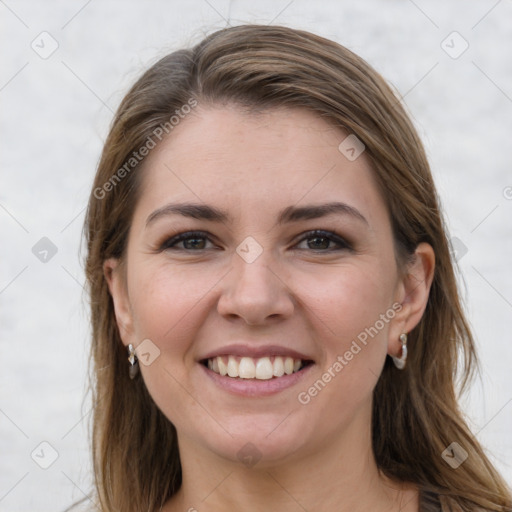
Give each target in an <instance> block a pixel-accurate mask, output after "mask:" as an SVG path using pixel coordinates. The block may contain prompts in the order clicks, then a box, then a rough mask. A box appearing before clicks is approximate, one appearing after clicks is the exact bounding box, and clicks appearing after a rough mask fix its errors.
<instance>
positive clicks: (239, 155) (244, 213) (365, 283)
mask: <svg viewBox="0 0 512 512" xmlns="http://www.w3.org/2000/svg"><path fill="white" fill-rule="evenodd" d="M346 136H347V133H344V132H343V131H341V130H340V129H338V128H334V127H332V126H331V125H330V124H327V123H326V122H325V121H324V120H323V119H321V118H320V117H318V116H316V115H314V114H313V113H310V112H308V111H305V110H301V109H274V110H272V111H269V112H265V113H260V114H257V115H256V114H249V113H246V112H242V111H241V110H240V109H239V108H237V107H234V106H218V107H209V108H205V107H199V108H198V109H196V112H195V113H194V114H191V115H189V116H188V117H187V118H186V119H185V120H184V121H182V122H181V124H180V125H178V126H177V127H176V128H175V129H174V130H173V132H172V134H171V136H170V137H169V138H168V139H167V140H164V141H163V142H162V143H161V144H160V145H159V146H158V147H157V148H156V149H155V150H153V152H152V153H151V154H150V156H149V157H148V158H147V159H146V162H145V169H144V175H143V183H142V189H141V196H140V198H139V200H138V203H137V205H136V209H135V211H134V215H133V222H132V225H131V229H130V234H129V240H128V246H127V252H126V258H125V260H123V262H122V263H121V262H119V261H117V260H113V259H112V260H108V261H106V262H105V265H104V270H105V276H106V278H107V280H108V283H109V287H110V291H111V294H112V296H113V299H114V304H115V311H116V317H117V322H118V326H119V329H120V333H121V337H122V340H123V343H124V344H125V345H128V344H129V343H132V344H133V345H134V346H137V345H139V343H140V342H141V341H142V340H144V339H150V340H151V342H152V343H153V344H154V345H155V346H156V347H158V350H159V351H160V354H159V356H158V357H156V358H155V359H154V361H152V363H151V364H150V365H148V366H145V365H142V364H140V365H139V366H140V370H141V372H142V377H143V378H144V381H145V384H146V386H147V388H148V390H149V392H150V394H151V396H152V397H153V399H154V400H155V402H156V404H157V405H158V406H159V407H160V409H161V410H162V412H163V413H164V414H165V415H166V417H167V418H168V419H169V420H170V421H171V422H172V423H173V424H174V425H175V426H176V429H177V432H178V441H179V447H180V454H181V461H182V466H183V485H182V487H181V489H180V491H179V492H178V493H177V494H176V495H175V496H174V497H173V498H172V499H171V500H169V501H168V502H167V503H166V505H165V506H164V508H163V510H164V511H165V512H169V511H174V510H180V511H185V510H190V509H192V510H193V509H194V508H195V509H196V510H198V511H210V510H212V511H213V510H215V511H222V510H226V511H228V510H245V511H249V512H250V511H253V510H254V511H256V510H272V509H278V507H283V509H284V510H287V511H295V510H297V511H299V510H301V511H303V510H315V511H322V512H330V511H336V512H340V511H341V512H343V511H351V512H353V511H359V510H361V511H363V510H365V511H366V510H373V511H391V510H397V511H398V510H401V511H411V512H412V511H417V510H418V492H417V489H415V488H414V487H412V486H408V485H406V484H404V483H401V482H392V481H390V480H389V479H387V478H385V477H384V476H383V475H382V474H381V473H380V472H379V470H378V468H377V466H376V464H375V460H374V457H373V453H372V450H371V441H370V439H371V406H372V391H373V389H374V387H375V384H376V382H377V380H378V377H379V375H380V373H381V371H382V368H383V365H384V362H385V359H386V355H387V354H389V355H394V356H399V354H400V350H401V345H400V342H399V339H398V338H399V336H400V334H401V333H407V332H409V331H411V330H412V329H413V328H414V327H415V326H416V325H417V323H418V322H419V321H420V319H421V317H422V315H423V312H424V310H425V307H426V304H427V300H428V293H429V289H430V286H431V282H432V276H433V270H434V253H433V250H432V248H431V247H430V245H428V244H420V245H419V246H418V248H417V250H416V258H415V261H414V263H412V264H410V265H409V267H408V268H407V269H405V270H406V271H405V272H400V271H399V269H398V267H397V262H396V258H395V253H394V246H393V239H392V232H391V223H390V219H389V215H388V212H387V210H386V207H385V203H384V201H383V199H382V197H381V196H380V194H379V191H378V189H377V186H376V184H375V182H374V178H373V174H372V172H373V171H372V170H371V168H370V165H369V162H368V160H367V158H366V156H365V154H364V153H363V154H362V155H361V156H359V157H358V158H357V159H356V160H355V161H349V160H348V159H347V158H346V157H345V156H344V155H343V154H342V153H341V152H340V151H339V150H338V145H339V144H340V142H341V141H342V140H343V139H344V138H345V137H346ZM329 201H342V202H344V203H347V204H348V205H350V206H352V207H353V208H356V209H357V210H358V211H359V212H360V213H361V214H362V215H363V216H364V217H365V219H366V222H363V221H361V220H359V219H357V218H356V217H354V216H351V215H346V214H342V215H339V214H334V215H330V216H325V217H322V218H317V219H309V220H299V221H296V222H293V223H288V224H283V225H279V224H277V222H276V218H277V215H278V212H279V211H281V209H283V208H285V207H288V206H304V205H306V204H307V205H310V204H322V203H326V202H329ZM171 202H172V203H178V202H197V203H201V204H204V203H206V204H209V205H212V206H216V207H218V208H222V209H224V210H226V211H227V212H228V213H229V214H230V215H231V216H232V219H231V221H229V222H227V221H226V222H213V221H209V220H198V219H191V218H185V217H183V216H181V215H176V214H175V215H162V216H160V217H159V218H157V219H155V220H154V221H153V222H151V223H150V224H149V225H148V226H147V225H146V222H147V219H148V217H149V216H150V215H151V214H152V212H154V211H155V210H157V209H159V208H161V207H163V206H165V205H166V204H168V203H171ZM314 229H322V230H326V231H332V232H335V233H338V234H339V235H340V236H341V237H342V238H344V239H346V240H347V241H349V243H350V246H351V247H352V250H350V249H347V248H341V249H340V248H339V246H338V244H337V243H336V241H331V242H328V239H327V240H326V239H325V238H322V239H321V240H320V241H319V242H318V241H317V243H319V244H320V249H316V247H317V245H315V236H311V235H309V238H307V237H306V236H307V235H304V233H306V232H308V231H310V230H314ZM190 230H202V231H205V232H207V234H206V236H207V238H200V239H198V240H195V242H194V240H189V242H179V243H177V245H176V246H175V247H177V248H180V249H181V250H177V249H176V248H175V249H172V248H167V249H165V250H160V247H161V244H162V243H163V242H164V241H165V240H167V239H169V238H170V237H171V236H173V235H175V234H178V233H181V232H185V231H190ZM248 236H251V237H253V238H254V239H255V240H256V241H257V243H258V244H259V245H260V246H261V248H262V253H261V254H260V255H259V256H258V257H257V259H256V260H255V261H253V262H251V263H248V262H247V261H245V260H244V259H243V258H242V257H240V256H239V254H238V253H237V252H236V248H237V247H238V246H239V244H240V243H241V242H242V241H243V240H244V239H245V238H246V237H248ZM196 238H197V237H192V239H196ZM196 247H199V250H198V249H196ZM334 249H337V250H334ZM394 303H397V304H400V305H401V309H400V311H399V312H397V313H396V314H395V315H394V317H393V318H392V319H391V320H389V321H388V322H387V323H385V325H384V327H383V328H382V329H381V330H380V331H379V332H378V334H377V335H375V336H374V337H373V338H370V341H369V343H368V344H367V345H366V346H364V347H363V348H362V350H361V351H360V352H359V353H357V355H355V356H354V357H353V359H352V360H351V361H349V362H348V364H347V365H346V366H344V367H343V370H342V371H340V372H338V373H336V376H335V377H333V378H332V379H331V381H330V382H329V383H328V384H327V385H326V386H325V387H324V388H323V389H322V390H321V392H319V393H318V394H317V395H316V396H314V397H312V398H311V400H310V402H309V403H307V404H305V405H304V404H301V403H300V402H299V401H298V399H297V396H298V394H299V393H300V392H303V391H307V390H308V388H309V387H310V386H311V385H312V384H313V383H314V382H315V381H317V380H318V379H321V377H322V375H323V374H324V373H325V372H327V371H328V369H329V367H332V365H333V363H334V362H335V361H336V360H337V357H338V356H339V355H343V354H344V353H345V352H346V351H347V350H349V348H350V346H351V343H352V341H353V340H355V339H356V337H357V335H358V334H359V333H361V332H362V331H364V329H365V328H366V327H368V326H372V325H374V324H375V322H376V321H377V320H378V319H379V315H381V314H385V313H386V312H387V311H389V310H390V308H391V307H392V304H394ZM240 340H242V341H244V342H246V343H247V344H250V345H253V346H257V345H260V344H277V345H283V346H285V347H288V348H293V349H296V350H298V351H300V352H302V353H305V354H307V355H308V356H310V357H311V358H312V359H313V360H314V365H313V366H312V367H310V368H309V371H308V374H307V378H306V377H305V378H303V379H302V380H301V381H299V382H298V383H297V384H296V385H294V386H292V387H290V388H287V389H284V390H282V391H280V392H279V393H277V394H274V395H271V396H266V397H261V396H256V397H240V396H236V395H233V394H231V393H228V392H227V391H225V390H223V389H221V388H219V387H218V386H217V385H215V384H214V383H213V382H212V380H211V379H210V378H208V377H207V376H206V373H205V371H204V368H203V367H201V365H200V363H199V362H198V358H200V357H201V356H204V355H205V354H206V353H207V352H210V351H211V350H213V349H217V348H220V347H222V346H223V345H226V344H229V343H235V342H237V341H240ZM409 350H414V347H409ZM396 371H400V370H398V369H397V370H396ZM331 372H332V370H331ZM248 442H250V443H252V445H253V448H251V449H250V450H253V452H251V453H252V454H253V455H254V456H255V457H260V458H259V460H258V461H257V463H256V464H255V465H253V466H249V465H248V464H244V463H242V462H241V461H240V460H239V458H238V457H237V453H238V452H239V450H240V449H242V447H244V445H246V443H248ZM254 447H255V448H254ZM246 449H247V448H246Z"/></svg>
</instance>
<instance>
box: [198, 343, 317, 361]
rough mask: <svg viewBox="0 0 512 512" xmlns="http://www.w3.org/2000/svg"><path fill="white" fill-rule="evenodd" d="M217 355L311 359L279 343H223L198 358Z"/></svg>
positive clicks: (209, 357) (202, 358)
mask: <svg viewBox="0 0 512 512" xmlns="http://www.w3.org/2000/svg"><path fill="white" fill-rule="evenodd" d="M218 356H239V357H252V358H254V359H257V358H260V357H266V356H268V357H271V356H281V357H293V358H294V359H302V360H303V361H312V360H313V358H311V357H310V356H308V355H306V354H303V353H301V352H298V351H297V350H293V349H291V348H287V347H282V346H279V345H257V346H251V345H243V344H234V345H225V346H223V347H220V348H217V349H215V350H212V351H210V352H208V353H207V354H205V355H204V356H202V357H200V358H199V360H200V361H202V360H204V359H212V358H214V357H218Z"/></svg>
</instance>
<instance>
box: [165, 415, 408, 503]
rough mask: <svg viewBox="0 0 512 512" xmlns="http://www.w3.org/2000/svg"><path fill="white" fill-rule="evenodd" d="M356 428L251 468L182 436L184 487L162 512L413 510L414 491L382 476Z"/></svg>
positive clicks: (366, 437)
mask: <svg viewBox="0 0 512 512" xmlns="http://www.w3.org/2000/svg"><path fill="white" fill-rule="evenodd" d="M356 423H357V424H356ZM365 423H366V424H367V425H370V422H369V421H367V422H365ZM360 427H361V424H360V423H359V422H354V423H353V424H352V425H349V426H347V429H346V431H345V432H344V433H343V436H338V437H337V438H335V439H324V440H323V441H322V444H321V445H317V446H314V447H311V449H310V450H309V451H308V452H307V453H305V450H302V452H303V453H302V455H301V456H300V457H297V456H295V457H293V460H292V458H290V459H289V460H287V461H280V462H275V463H272V464H271V463H269V462H267V463H263V462H261V463H258V464H256V465H255V466H253V467H252V468H249V467H245V466H243V465H242V464H240V463H234V462H233V461H230V460H226V459H224V458H220V457H218V456H216V455H214V454H212V453H211V452H210V451H207V450H205V451H204V452H202V453H199V451H198V447H197V444H193V443H192V441H190V440H188V439H183V438H181V439H180V453H181V459H182V461H184V463H182V471H183V473H182V474H183V483H182V486H181V488H180V490H179V492H178V493H177V494H176V495H175V496H174V497H173V498H172V499H171V500H169V501H168V502H167V503H166V505H165V507H164V508H163V509H162V510H163V512H172V511H174V510H179V511H191V512H194V510H195V511H200V512H210V511H215V512H219V511H230V510H244V511H247V512H252V511H260V510H279V509H280V508H281V507H282V509H283V510H297V511H304V510H315V511H318V512H358V511H367V510H372V511H375V512H391V511H395V510H396V511H398V510H400V511H401V512H417V511H418V492H417V490H416V489H415V488H414V486H412V485H409V486H407V485H406V484H404V483H397V482H393V481H391V480H390V479H388V478H386V477H385V476H384V475H382V473H381V472H380V471H379V469H378V467H377V465H376V463H375V458H374V456H373V452H372V449H371V432H370V429H369V428H368V429H367V430H366V431H364V429H363V430H361V428H360Z"/></svg>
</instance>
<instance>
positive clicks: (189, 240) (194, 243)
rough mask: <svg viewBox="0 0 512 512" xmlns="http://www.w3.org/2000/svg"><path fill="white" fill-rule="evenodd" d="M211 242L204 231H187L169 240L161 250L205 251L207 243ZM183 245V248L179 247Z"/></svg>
mask: <svg viewBox="0 0 512 512" xmlns="http://www.w3.org/2000/svg"><path fill="white" fill-rule="evenodd" d="M208 240H210V239H209V238H208V236H207V233H205V232H204V231H187V232H186V233H180V234H178V235H176V236H173V237H171V238H168V239H167V240H165V241H164V242H163V244H162V245H161V246H160V250H161V251H164V250H166V249H174V250H178V251H203V250H205V249H207V247H205V245H206V242H205V241H208ZM179 243H183V247H177V244H179Z"/></svg>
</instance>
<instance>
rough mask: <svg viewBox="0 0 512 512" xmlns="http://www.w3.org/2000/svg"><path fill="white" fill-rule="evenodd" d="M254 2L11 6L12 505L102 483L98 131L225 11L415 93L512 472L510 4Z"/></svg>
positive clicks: (1, 400)
mask: <svg viewBox="0 0 512 512" xmlns="http://www.w3.org/2000/svg"><path fill="white" fill-rule="evenodd" d="M254 4H256V3H255V2H254V3H253V2H249V1H234V2H228V1H225V0H208V1H206V0H194V1H189V2H185V1H174V2H169V1H167V2H164V1H147V2H133V1H122V2H121V1H119V2H116V1H112V0H107V1H105V0H102V1H100V0H91V1H85V0H76V1H75V0H73V1H69V0H68V1H66V2H64V1H48V2H36V1H15V0H5V1H0V23H1V24H2V26H1V31H0V34H1V35H0V37H1V38H2V39H1V44H2V54H1V65H0V102H1V110H0V121H1V125H2V132H1V133H2V137H1V139H0V144H1V153H0V154H1V159H2V162H1V164H2V165H1V167H0V169H1V180H2V181H1V187H0V230H1V231H0V237H1V240H2V244H1V246H0V251H1V253H0V261H1V265H0V343H1V357H2V364H1V371H0V382H1V387H0V510H1V511H21V510H38V511H41V512H43V511H50V510H53V511H55V510H61V509H63V508H64V507H65V506H66V505H67V504H69V503H70V502H71V501H73V500H76V499H78V498H81V497H82V496H83V495H84V494H83V493H88V492H89V491H90V483H91V479H90V460H89V452H88V441H87V435H88V434H87V425H88V421H89V419H90V414H89V412H90V404H89V402H88V401H85V402H83V403H82V398H83V396H84V389H85V382H86V380H85V375H86V363H87V350H88V336H89V334H88V324H87V322H88V320H87V318H88V311H87V307H86V300H85V299H86V298H85V296H84V294H83V289H82V284H83V282H84V275H83V268H82V260H81V257H80V253H79V251H80V238H81V226H82V223H83V220H84V209H85V206H86V202H87V196H88V193H89V189H90V187H91V183H92V179H93V175H94V172H95V167H96V165H97V162H98V158H99V154H100V151H101V148H102V141H103V140H104V138H105V135H106V133H107V129H108V124H109V122H110V119H111V117H112V113H113V110H115V108H116V107H117V105H118V103H119V101H120V99H121V98H122V96H123V94H124V93H125V92H126V90H127V87H128V86H129V85H130V84H131V83H132V82H133V80H134V79H135V78H136V77H137V76H138V75H139V74H140V73H141V71H142V70H143V69H146V68H147V67H148V66H149V65H150V64H152V63H153V62H154V61H155V60H157V59H158V58H159V57H161V56H163V55H165V54H166V53H168V52H169V51H172V50H174V49H177V48H180V47H182V46H186V45H190V44H192V43H195V42H197V41H198V40H199V39H201V38H202V36H203V35H204V34H206V33H210V32H211V31H213V30H215V29H218V28H222V27H224V26H225V25H226V23H227V20H228V19H229V20H230V22H231V24H233V25H236V24H240V23H245V22H256V23H274V24H284V25H289V26H292V27H296V28H302V29H306V30H311V31H313V32H316V33H318V34H320V35H323V36H325V37H328V38H331V39H334V40H336V41H338V42H340V43H341V44H343V45H345V46H347V47H348V48H350V49H351V50H353V51H355V52H356V53H358V54H359V55H361V56H362V57H363V58H365V59H367V60H368V61H369V62H370V63H371V64H372V65H373V66H374V67H375V68H376V69H377V70H378V71H379V72H380V73H382V74H383V75H384V77H386V78H387V79H388V80H389V82H391V84H392V85H393V86H394V87H395V88H396V90H397V91H398V92H399V94H400V95H401V96H403V101H404V103H405V105H406V108H407V109H408V111H409V112H410V114H411V116H413V119H414V123H415V125H416V127H417V129H418V130H419V133H420V135H421V137H422V139H423V141H424V143H425V146H426V149H427V151H428V155H429V158H430V161H431V164H432V168H433V172H434V175H435V179H436V182H437V185H438V188H439V193H440V196H441V199H442V204H443V206H444V209H445V212H446V216H447V218H448V228H449V230H450V236H452V237H455V238H456V239H454V246H455V248H456V249H457V253H458V257H459V264H460V274H461V275H460V280H461V283H462V284H463V286H464V287H463V294H464V297H465V300H466V304H467V310H468V314H469V318H470V320H471V323H472V325H473V327H474V330H475V333H476V336H477V339H478V348H479V354H480V357H481V361H482V378H481V380H477V381H475V383H474V384H473V386H472V388H471V390H470V393H469V395H468V396H466V397H465V398H464V400H463V402H462V404H463V408H464V410H465V412H466V413H467V415H468V419H469V422H470V425H471V426H472V428H473V430H474V432H475V434H476V436H477V438H478V439H479V440H480V441H481V442H482V443H483V445H484V446H485V447H486V449H487V450H488V451H489V453H490V455H491V458H492V460H493V461H494V462H495V463H496V465H497V467H498V468H499V469H500V470H501V471H502V472H503V474H504V475H505V477H506V478H507V480H508V481H509V482H512V463H511V461H512V436H511V432H512V428H511V427H512V404H511V401H512V376H511V369H510V364H511V362H512V343H511V341H512V340H511V335H510V332H511V329H512V314H511V313H512V309H511V308H512V271H511V269H510V262H511V261H512V236H511V235H512V229H511V218H512V173H511V160H512V158H511V156H512V155H511V146H512V142H511V141H512V137H511V135H512V58H511V53H512V24H511V23H510V20H511V19H512V3H511V2H510V1H508V0H501V1H496V0H492V1H491V0H489V1H466V2H461V1H454V0H452V1H445V0H443V1H441V0H435V1H428V2H427V1H424V0H423V1H421V0H416V1H414V2H413V1H412V0H380V1H379V0H364V1H359V2H352V1H351V2H348V1H347V2H345V1H334V0H332V1H325V2H322V3H321V2H311V1H308V0H295V1H291V2H290V0H264V1H263V0H262V1H259V2H258V3H257V6H255V5H254ZM453 31H456V32H457V33H458V34H455V35H454V34H452V32H453ZM42 32H47V33H48V34H49V35H46V34H43V35H41V33H42ZM450 34H451V35H450ZM443 41H444V43H443ZM57 44H58V47H57V49H56V50H55V51H54V52H53V53H52V54H51V55H49V53H50V51H51V50H52V45H54V46H55V45H57ZM466 44H469V47H468V48H467V49H466V51H464V52H463V53H461V52H462V50H464V48H465V46H466ZM459 54H460V55H459ZM43 57H44V58H43ZM455 57H456V58H455ZM43 237H47V238H48V239H49V240H50V241H51V244H52V245H48V242H47V241H43V242H39V241H40V239H41V238H43ZM38 242H39V244H42V245H36V244H37V243H38ZM34 246H36V249H34V251H33V247H34ZM55 249H56V250H57V252H56V254H54V255H53V254H52V250H53V251H55ZM45 250H47V251H49V252H48V253H45V252H44V251H45ZM41 251H42V252H41ZM34 252H35V253H36V254H34ZM41 258H42V259H43V260H44V259H45V258H46V260H47V261H41ZM42 442H46V443H49V444H50V445H51V446H48V445H40V443H42ZM53 450H55V451H56V452H57V453H58V457H57V458H56V460H53V458H54V457H53V455H54V452H53ZM31 454H32V455H31ZM50 463H51V465H50V466H49V467H48V468H47V469H43V468H42V467H40V466H41V465H43V466H44V465H48V464H50ZM128 488H129V486H128ZM127 492H128V489H127Z"/></svg>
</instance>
